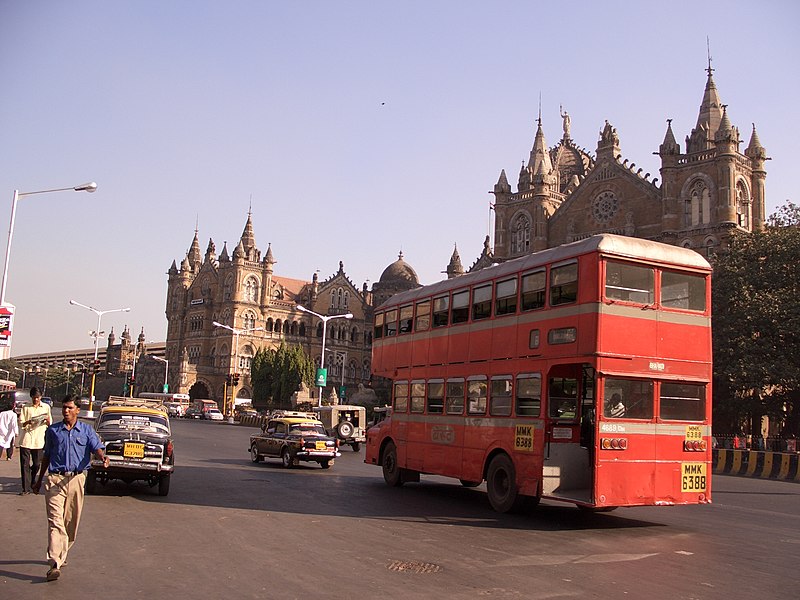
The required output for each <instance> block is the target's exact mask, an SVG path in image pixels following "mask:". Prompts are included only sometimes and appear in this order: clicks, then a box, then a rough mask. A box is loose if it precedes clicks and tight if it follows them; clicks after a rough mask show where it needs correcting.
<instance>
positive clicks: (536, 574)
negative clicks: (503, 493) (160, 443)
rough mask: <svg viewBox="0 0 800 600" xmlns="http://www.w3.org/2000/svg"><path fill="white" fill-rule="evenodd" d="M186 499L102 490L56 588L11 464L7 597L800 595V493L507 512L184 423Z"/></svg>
mask: <svg viewBox="0 0 800 600" xmlns="http://www.w3.org/2000/svg"><path fill="white" fill-rule="evenodd" d="M173 429H174V433H175V438H176V444H175V445H176V457H177V459H176V464H177V470H176V473H175V475H174V476H173V480H172V486H171V490H170V495H169V496H168V497H166V498H161V497H159V496H158V495H157V494H156V493H155V491H154V490H151V489H149V488H147V487H146V486H145V485H143V484H134V485H132V486H127V485H125V484H122V483H115V484H112V485H111V486H109V487H107V488H105V489H104V490H102V491H101V493H100V494H98V495H96V496H88V497H87V499H86V505H85V509H84V517H83V521H82V523H81V527H80V531H79V534H78V540H77V543H76V544H75V546H74V548H73V549H72V551H71V552H70V555H69V564H68V565H67V566H66V567H65V569H64V573H63V575H62V577H61V579H59V580H58V581H56V582H50V583H47V582H45V580H44V574H45V572H46V570H47V565H46V562H45V550H46V531H47V527H46V518H45V510H44V499H43V497H41V496H18V495H17V492H18V491H19V467H18V463H17V462H16V460H15V461H11V462H6V461H5V460H0V486H1V487H0V598H2V599H3V600H11V599H16V598H25V599H26V600H30V599H36V598H60V599H65V600H71V599H78V598H80V599H85V598H87V597H89V598H93V597H105V598H116V597H125V598H159V599H161V598H169V597H173V598H191V599H193V600H194V599H205V598H210V599H211V598H214V599H215V598H226V599H228V598H231V599H232V598H236V599H237V600H238V599H240V598H277V599H283V598H322V597H324V598H328V599H345V598H376V597H383V598H404V599H416V598H436V597H440V598H484V597H488V598H533V599H538V598H603V599H610V598H629V599H632V598H650V599H660V598H665V599H669V600H678V599H684V598H685V599H690V598H691V599H695V598H696V599H716V598H726V599H729V598H758V599H759V600H763V599H765V598H795V597H797V594H798V587H797V586H798V583H797V582H798V576H797V572H798V566H800V485H797V484H793V483H786V482H777V481H761V480H753V479H745V478H736V477H725V476H717V477H715V479H714V482H713V497H714V504H713V505H711V506H691V507H669V508H635V509H619V510H617V511H615V512H613V513H605V514H586V513H583V512H581V511H578V510H577V509H576V508H575V507H574V506H570V505H561V504H557V503H549V502H543V503H542V504H541V505H540V506H539V508H538V509H536V510H535V511H534V512H533V513H532V514H530V515H499V514H496V513H494V512H492V510H491V509H490V508H489V505H488V502H487V500H486V494H485V491H484V488H483V486H481V487H479V488H474V489H466V488H462V487H461V486H460V485H459V484H458V483H457V482H453V481H451V480H447V479H444V478H438V477H423V480H422V483H421V484H407V485H406V486H404V487H403V488H400V489H394V488H389V487H387V486H386V485H385V484H384V483H383V479H382V476H381V472H380V469H379V468H376V467H373V466H369V465H365V464H364V463H363V451H362V452H361V453H354V452H352V450H350V449H349V448H344V449H343V451H342V453H343V456H342V457H341V458H340V459H337V461H336V465H335V466H334V467H332V468H331V469H330V470H327V471H323V470H322V469H320V468H319V467H318V466H317V465H316V464H310V465H302V466H300V467H299V468H296V469H289V470H285V469H283V468H282V467H281V466H280V463H279V461H277V460H275V461H267V462H265V463H260V464H253V463H251V462H250V459H249V454H248V437H249V434H250V433H251V432H252V431H254V430H252V429H248V428H243V427H238V426H230V425H227V424H220V423H211V422H200V421H177V420H176V421H174V422H173Z"/></svg>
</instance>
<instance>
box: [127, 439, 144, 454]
mask: <svg viewBox="0 0 800 600" xmlns="http://www.w3.org/2000/svg"><path fill="white" fill-rule="evenodd" d="M122 456H124V457H125V458H144V444H142V443H140V442H127V443H126V444H125V446H124V447H123V449H122Z"/></svg>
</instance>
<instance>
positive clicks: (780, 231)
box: [713, 202, 800, 426]
mask: <svg viewBox="0 0 800 600" xmlns="http://www.w3.org/2000/svg"><path fill="white" fill-rule="evenodd" d="M799 224H800V208H798V207H797V206H796V205H794V204H792V203H791V202H789V203H787V204H786V205H785V206H783V207H781V208H780V209H779V210H778V211H777V212H776V213H775V214H773V215H771V216H770V218H769V220H768V222H767V227H766V228H765V229H764V230H763V231H756V232H754V233H744V232H734V233H733V234H732V236H731V238H730V243H729V247H728V248H727V250H726V251H725V252H723V253H720V254H719V256H718V257H717V260H716V263H715V265H714V279H713V315H714V317H713V336H714V372H715V381H716V383H717V388H718V390H717V391H718V398H719V402H718V408H719V411H718V412H719V413H720V416H723V418H728V419H732V417H733V416H735V415H738V416H739V417H743V416H749V417H750V418H752V419H754V420H755V419H757V418H758V417H760V415H761V414H767V415H769V416H771V417H773V418H778V419H784V418H786V417H787V416H788V417H790V421H793V422H795V423H796V421H795V420H794V419H791V415H786V414H785V410H786V403H787V402H790V404H791V399H792V398H793V397H796V396H797V393H798V390H800V300H798V299H799V298H800V227H799ZM795 404H797V403H795ZM791 408H792V407H791V406H790V410H791ZM795 419H796V417H795ZM795 426H796V425H795Z"/></svg>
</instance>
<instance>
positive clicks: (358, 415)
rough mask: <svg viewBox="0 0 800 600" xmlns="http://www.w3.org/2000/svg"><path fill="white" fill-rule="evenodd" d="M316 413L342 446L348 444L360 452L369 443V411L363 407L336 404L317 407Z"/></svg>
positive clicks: (329, 432) (326, 429) (354, 450)
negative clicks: (364, 444) (365, 443)
mask: <svg viewBox="0 0 800 600" xmlns="http://www.w3.org/2000/svg"><path fill="white" fill-rule="evenodd" d="M314 412H315V413H316V414H317V417H318V418H319V420H320V421H322V424H323V425H324V426H325V431H327V432H328V435H331V436H334V437H336V438H337V439H338V440H339V444H340V445H345V444H347V445H349V446H351V447H352V448H353V452H358V451H359V450H360V449H361V444H362V443H364V442H366V441H367V409H366V408H364V407H363V406H355V405H352V404H334V405H333V406H320V407H317V408H315V409H314Z"/></svg>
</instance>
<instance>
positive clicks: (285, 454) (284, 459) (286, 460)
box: [281, 448, 294, 469]
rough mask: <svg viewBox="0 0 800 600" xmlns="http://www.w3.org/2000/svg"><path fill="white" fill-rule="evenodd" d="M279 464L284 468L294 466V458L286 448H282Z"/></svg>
mask: <svg viewBox="0 0 800 600" xmlns="http://www.w3.org/2000/svg"><path fill="white" fill-rule="evenodd" d="M281 464H282V465H283V468H284V469H291V468H292V467H293V466H294V459H293V458H292V453H291V452H289V449H288V448H284V449H283V451H282V452H281Z"/></svg>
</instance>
